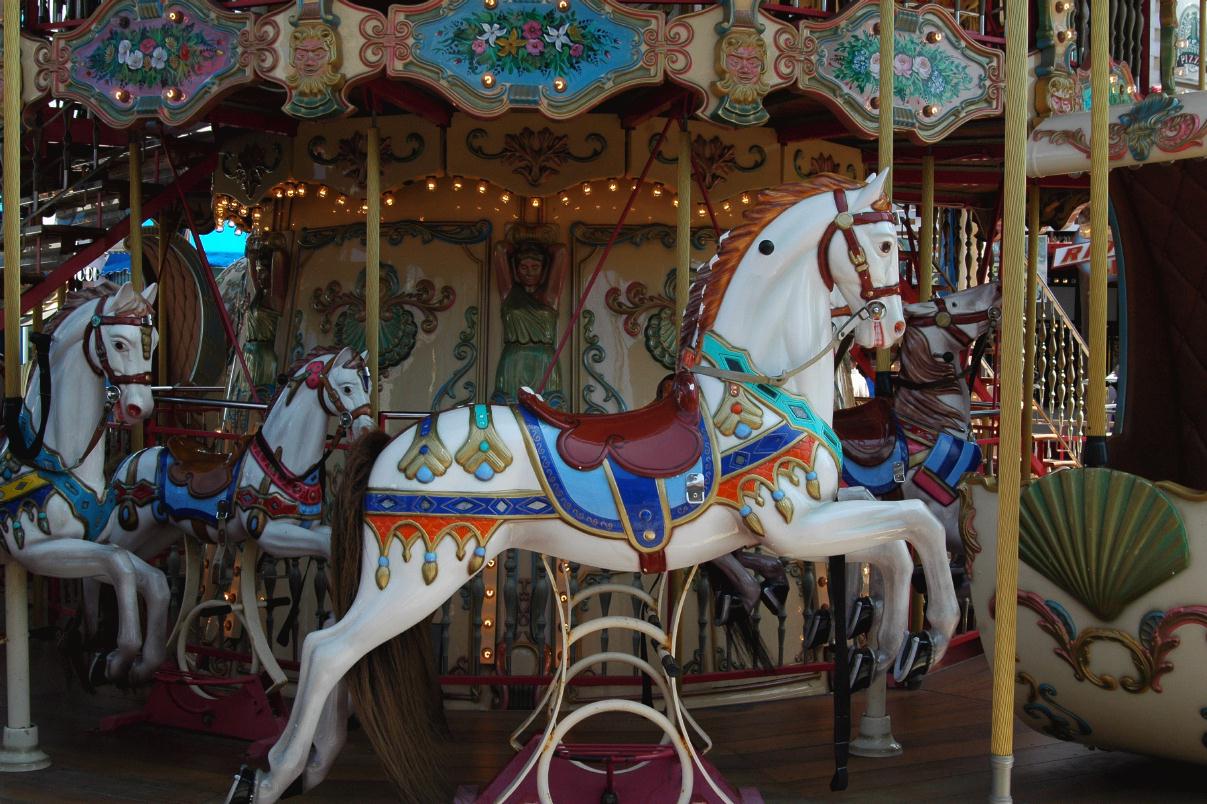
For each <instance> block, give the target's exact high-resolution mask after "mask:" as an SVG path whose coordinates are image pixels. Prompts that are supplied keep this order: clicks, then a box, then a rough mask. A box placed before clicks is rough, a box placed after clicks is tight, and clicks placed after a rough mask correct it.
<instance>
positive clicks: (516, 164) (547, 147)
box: [465, 126, 608, 187]
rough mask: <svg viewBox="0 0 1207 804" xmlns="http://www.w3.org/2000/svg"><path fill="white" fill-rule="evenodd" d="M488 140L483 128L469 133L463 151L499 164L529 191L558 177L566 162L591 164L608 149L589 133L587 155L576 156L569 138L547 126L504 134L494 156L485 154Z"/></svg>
mask: <svg viewBox="0 0 1207 804" xmlns="http://www.w3.org/2000/svg"><path fill="white" fill-rule="evenodd" d="M489 136H490V135H489V133H488V132H487V131H486V129H484V128H475V129H472V130H471V131H470V132H469V133H468V134H466V135H465V149H466V150H467V151H469V153H471V154H473V155H474V156H476V157H478V158H479V159H488V160H491V159H499V160H502V162H503V164H505V165H507V166H508V167H510V168H511V172H512V173H515V174H516V175H518V176H521V177H522V178H523V179H524V180H525V181H526V182H528V186H529V187H540V186H541V182H542V181H544V179H545V177H546V176H556V175H558V174H559V173H561V167H562V165H564V164H566V163H567V162H578V163H585V162H592V161H594V160H595V159H596V158H597V157H598V156H599V155H600V154H602V153H603V152H604V151H606V150H607V149H608V141H607V139H605V138H604V137H603V135H601V134H599V133H597V132H591V133H589V134H587V135H586V141H587V145H588V146H589V147H590V148H591V150H590V152H589V153H585V154H581V155H580V154H576V153H574V152H573V151H572V150H571V149H570V137H569V135H568V134H558V133H554V131H553V130H552V129H551V128H549V127H548V126H545V127H544V128H541V129H538V130H537V131H533V130H532V129H531V128H529V127H528V126H524V128H522V129H521V130H520V131H519V132H517V133H514V134H510V133H509V134H505V135H503V146H502V147H501V148H500V149H499V150H498V151H494V152H490V151H487V150H486V149H485V148H484V147H483V144H482V141H483V140H485V139H487V138H488V137H489Z"/></svg>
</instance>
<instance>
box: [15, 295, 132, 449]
mask: <svg viewBox="0 0 1207 804" xmlns="http://www.w3.org/2000/svg"><path fill="white" fill-rule="evenodd" d="M109 298H110V297H108V296H106V297H102V298H100V299H97V301H96V308H95V309H94V310H93V313H92V317H91V318H89V320H88V325H87V326H86V327H85V328H84V336H83V338H81V340H80V347H81V348H82V349H83V350H84V361H85V362H86V363H87V364H88V368H90V369H92V371H93V373H94V374H96V375H97V376H98V377H101V378H102V379H104V380H105V381H106V383H108V385H107V387H106V388H105V407H104V409H103V410H102V411H101V418H100V421H99V422H97V425H96V428H95V429H94V430H93V431H92V438H91V439H90V440H89V442H88V446H87V447H86V448H85V449H84V451H83V453H82V454H81V455H80V459H79V460H78V461H77V462H76V463H75V464H74V465H72V466H69V467H61V468H62V471H70V470H71V469H74V468H76V467H77V466H79V465H80V464H81V463H83V462H84V459H85V458H87V457H88V455H89V453H91V452H92V450H93V449H94V448H95V447H96V445H97V443H98V442H99V441H100V439H101V436H102V435H103V434H104V431H105V421H106V420H107V419H108V418H109V411H110V410H111V409H112V408H113V405H114V404H116V403H117V399H118V395H119V391H118V389H117V386H120V385H148V384H149V383H150V382H151V373H150V372H147V371H144V372H141V373H139V374H118V373H117V372H115V371H114V370H113V366H112V365H111V364H110V362H109V353H108V350H107V348H106V347H105V339H104V337H103V336H102V334H101V330H102V329H103V328H104V327H107V326H116V325H124V326H131V327H138V328H139V329H140V330H141V334H142V338H141V340H142V353H143V359H144V360H150V359H151V348H152V333H153V332H154V331H155V322H154V320H153V319H152V317H151V313H150V311H149V307H147V305H145V303H144V305H143V310H144V311H143V313H142V314H135V313H122V314H116V315H106V314H105V302H107V301H108V300H109ZM30 340H31V341H33V344H34V346H35V348H36V349H37V353H38V357H37V362H38V395H39V396H40V397H41V400H42V416H41V421H40V422H38V429H37V432H36V433H34V436H33V439H32V440H30V441H28V442H27V441H26V440H25V431H24V428H23V427H22V426H21V413H22V411H23V409H24V404H25V400H24V399H23V398H21V397H13V398H5V400H4V430H5V433H6V434H7V436H8V450H9V452H10V453H12V455H13V457H15V458H16V459H17V460H19V461H21V462H22V463H24V464H27V465H37V464H36V463H35V462H36V461H37V460H38V457H39V456H40V455H41V452H42V445H43V443H44V440H45V437H46V426H47V423H48V422H49V421H50V402H51V397H52V394H53V392H52V388H51V382H52V380H51V375H50V344H51V341H52V340H53V336H50V335H46V334H45V333H35V334H33V335H31V336H30ZM90 340H91V342H92V351H91V352H90V351H89V349H88V346H89V341H90ZM92 352H95V353H96V362H94V361H93V359H92ZM97 363H99V364H100V365H99V366H98V365H97ZM41 468H47V469H48V468H52V467H45V466H44V467H41Z"/></svg>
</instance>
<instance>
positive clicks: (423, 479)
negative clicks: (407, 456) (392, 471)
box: [415, 466, 436, 483]
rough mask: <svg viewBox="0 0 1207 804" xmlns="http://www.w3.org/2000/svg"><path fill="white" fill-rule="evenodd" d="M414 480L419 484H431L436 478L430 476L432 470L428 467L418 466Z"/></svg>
mask: <svg viewBox="0 0 1207 804" xmlns="http://www.w3.org/2000/svg"><path fill="white" fill-rule="evenodd" d="M415 479H416V480H418V481H419V482H420V483H431V482H432V481H433V480H435V479H436V476H435V475H434V474H432V470H431V469H429V468H428V467H426V466H420V467H419V471H418V472H416V473H415Z"/></svg>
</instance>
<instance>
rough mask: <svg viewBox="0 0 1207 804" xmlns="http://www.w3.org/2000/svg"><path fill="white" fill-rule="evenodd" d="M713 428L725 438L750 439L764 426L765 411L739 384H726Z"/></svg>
mask: <svg viewBox="0 0 1207 804" xmlns="http://www.w3.org/2000/svg"><path fill="white" fill-rule="evenodd" d="M712 423H713V426H714V427H716V428H717V432H718V433H720V434H721V435H723V436H733V435H736V436H737V437H738V438H749V437H750V436H751V434H753V433H754V432H755V431H756V430H758V429H759V428H760V427H762V426H763V409H762V408H761V407H759V404H758V403H757V402H755V400H754V397H753V396H751V394H750V392H749V391H747V390H746V388H745V387H744V386H742V385H740V384H739V383H734V382H731V383H726V387H725V395H724V396H722V397H721V403H720V404H719V405H717V409H716V412H714V413H713V415H712Z"/></svg>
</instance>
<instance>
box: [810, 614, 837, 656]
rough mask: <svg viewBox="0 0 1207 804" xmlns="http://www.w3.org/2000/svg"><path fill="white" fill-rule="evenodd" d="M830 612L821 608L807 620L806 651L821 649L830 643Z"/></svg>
mask: <svg viewBox="0 0 1207 804" xmlns="http://www.w3.org/2000/svg"><path fill="white" fill-rule="evenodd" d="M830 625H831V621H830V610H829V609H828V608H821V609H818V610H817V611H815V612H813V613H812V614H810V615H809V616H808V617H807V618H806V619H805V649H806V650H812V649H814V648H820V647H821V646H822V645H824V644H826V643H827V642H829V641H830V630H831V629H830Z"/></svg>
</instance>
